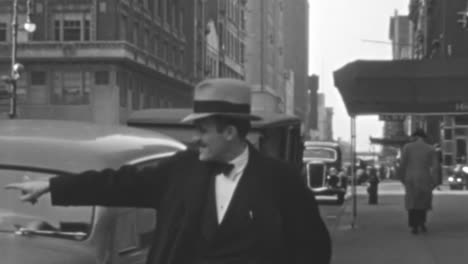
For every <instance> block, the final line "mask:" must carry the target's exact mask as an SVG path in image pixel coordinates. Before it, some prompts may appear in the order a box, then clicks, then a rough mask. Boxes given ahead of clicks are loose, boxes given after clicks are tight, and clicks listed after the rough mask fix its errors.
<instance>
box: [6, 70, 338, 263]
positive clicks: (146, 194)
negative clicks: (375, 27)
mask: <svg viewBox="0 0 468 264" xmlns="http://www.w3.org/2000/svg"><path fill="white" fill-rule="evenodd" d="M251 90H252V87H251V86H250V85H248V84H247V83H245V82H244V81H240V80H234V79H210V80H205V81H203V82H201V83H200V84H199V85H197V86H196V87H195V91H194V106H193V113H192V114H190V115H189V116H187V117H186V118H185V119H184V120H183V122H193V123H194V125H195V127H196V132H195V135H194V140H195V143H196V146H197V149H196V150H195V151H194V150H187V151H183V152H180V153H177V154H176V155H174V156H173V157H171V158H169V159H168V160H167V161H166V162H164V163H162V164H160V165H159V166H157V167H154V168H146V169H143V170H138V169H137V168H136V167H135V166H123V167H122V168H120V169H118V170H112V169H107V170H104V171H87V172H83V173H81V174H79V175H77V176H75V177H61V176H57V177H54V178H52V179H51V180H50V181H44V182H21V183H15V184H11V185H8V186H6V188H8V189H17V190H19V191H21V192H22V197H21V199H22V200H24V201H30V202H34V201H35V200H36V199H38V198H39V197H40V196H41V195H43V194H44V193H47V192H50V193H51V200H52V203H53V204H54V205H62V206H73V205H104V206H126V207H150V208H154V209H156V210H157V212H158V223H157V229H156V235H155V238H154V241H152V247H151V250H150V252H149V256H148V260H147V263H148V264H155V263H158V264H176V263H177V264H227V263H229V264H244V263H251V264H266V263H268V264H270V263H272V264H283V263H297V264H306V263H307V264H312V263H316V264H326V263H329V262H330V257H331V242H330V236H329V233H328V230H327V228H326V226H325V225H324V222H323V220H322V218H321V216H320V213H319V210H318V207H317V203H316V200H315V197H314V195H313V193H312V192H311V191H310V190H308V188H307V187H306V185H305V184H304V183H303V181H302V180H301V177H300V172H299V171H298V170H297V169H296V168H294V167H293V166H292V165H289V164H286V163H285V162H282V161H280V160H276V159H273V158H270V157H267V156H265V155H263V154H261V153H260V152H258V151H257V150H256V149H255V148H254V147H253V146H252V145H251V144H250V143H248V141H247V140H246V135H247V132H248V130H249V128H250V121H251V120H255V119H258V117H256V116H254V115H252V114H251V113H250V100H251V94H250V93H251Z"/></svg>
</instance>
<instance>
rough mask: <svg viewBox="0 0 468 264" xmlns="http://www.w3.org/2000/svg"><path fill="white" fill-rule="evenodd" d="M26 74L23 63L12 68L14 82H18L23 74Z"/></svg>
mask: <svg viewBox="0 0 468 264" xmlns="http://www.w3.org/2000/svg"><path fill="white" fill-rule="evenodd" d="M23 72H24V66H23V64H21V63H15V64H14V65H13V68H12V77H13V79H14V80H18V79H19V78H20V77H21V74H22V73H23Z"/></svg>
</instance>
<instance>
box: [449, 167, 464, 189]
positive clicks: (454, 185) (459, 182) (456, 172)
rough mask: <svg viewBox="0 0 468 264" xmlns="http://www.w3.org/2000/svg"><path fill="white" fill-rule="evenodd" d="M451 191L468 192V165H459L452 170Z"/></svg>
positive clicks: (450, 176) (450, 178) (450, 177)
mask: <svg viewBox="0 0 468 264" xmlns="http://www.w3.org/2000/svg"><path fill="white" fill-rule="evenodd" d="M448 183H449V188H450V190H463V189H465V188H466V189H467V190H468V166H467V165H466V164H457V165H455V167H454V168H453V169H451V170H450V175H449V176H448Z"/></svg>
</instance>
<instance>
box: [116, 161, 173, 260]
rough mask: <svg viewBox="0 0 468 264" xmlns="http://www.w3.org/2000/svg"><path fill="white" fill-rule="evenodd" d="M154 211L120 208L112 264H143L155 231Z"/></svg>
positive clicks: (140, 164) (154, 162) (156, 162)
mask: <svg viewBox="0 0 468 264" xmlns="http://www.w3.org/2000/svg"><path fill="white" fill-rule="evenodd" d="M164 159H165V158H157V159H151V160H146V161H144V162H141V163H139V164H137V165H138V167H139V168H144V167H146V166H158V164H159V163H160V162H161V161H163V160H164ZM156 221H157V218H156V210H154V209H151V208H147V209H146V208H120V210H119V212H118V213H117V219H116V224H115V230H116V232H115V235H114V249H115V253H114V261H113V262H112V263H113V264H114V263H115V264H144V263H146V259H147V256H148V252H149V249H150V247H151V245H152V242H153V236H154V232H155V229H156Z"/></svg>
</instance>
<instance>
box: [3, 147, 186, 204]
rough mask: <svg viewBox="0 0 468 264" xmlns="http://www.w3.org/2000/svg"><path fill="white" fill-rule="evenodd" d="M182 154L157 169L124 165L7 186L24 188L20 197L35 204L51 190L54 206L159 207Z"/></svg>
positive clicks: (18, 188) (9, 187) (16, 188)
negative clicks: (114, 168) (173, 169)
mask: <svg viewBox="0 0 468 264" xmlns="http://www.w3.org/2000/svg"><path fill="white" fill-rule="evenodd" d="M179 156H180V154H177V155H176V156H174V157H171V158H169V159H168V160H167V161H165V162H163V163H162V164H160V165H159V166H158V167H154V168H144V169H141V170H139V169H137V167H136V166H123V167H121V168H120V169H118V170H112V169H106V170H102V171H86V172H83V173H81V174H77V175H58V176H56V177H53V178H51V179H50V180H49V181H30V182H21V183H13V184H9V185H7V186H5V188H6V189H13V190H19V191H21V193H22V195H21V197H20V199H21V200H23V201H25V202H32V203H34V202H35V201H36V200H37V199H39V198H40V197H41V196H42V195H44V194H46V193H48V192H50V193H51V199H52V204H54V205H64V206H67V205H75V206H80V205H102V206H122V207H158V205H159V204H158V203H159V201H160V199H161V197H162V196H163V194H164V192H165V190H166V189H167V188H168V184H169V182H168V181H169V178H170V176H171V173H172V168H173V167H174V166H173V164H174V163H175V162H177V161H178V159H180V157H179Z"/></svg>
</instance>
